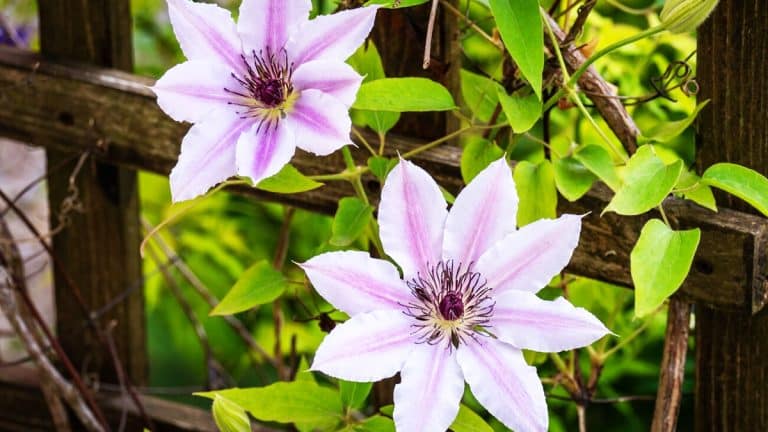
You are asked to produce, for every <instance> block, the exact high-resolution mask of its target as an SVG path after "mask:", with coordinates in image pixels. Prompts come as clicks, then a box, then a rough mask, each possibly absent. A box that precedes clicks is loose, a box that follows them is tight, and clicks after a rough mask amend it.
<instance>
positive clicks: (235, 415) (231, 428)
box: [211, 395, 251, 432]
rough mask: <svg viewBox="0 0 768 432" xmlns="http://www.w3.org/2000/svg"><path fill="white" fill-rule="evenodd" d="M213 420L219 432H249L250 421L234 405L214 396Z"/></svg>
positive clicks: (240, 409)
mask: <svg viewBox="0 0 768 432" xmlns="http://www.w3.org/2000/svg"><path fill="white" fill-rule="evenodd" d="M211 410H212V411H213V420H214V421H215V422H216V426H217V427H218V428H219V430H220V431H221V432H251V421H250V420H249V419H248V414H246V413H245V410H244V409H242V408H241V407H240V406H238V405H237V404H236V403H234V402H232V401H230V400H228V399H226V398H224V397H222V396H221V395H216V396H215V397H214V399H213V408H212V409H211Z"/></svg>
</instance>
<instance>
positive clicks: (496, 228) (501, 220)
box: [443, 158, 517, 264]
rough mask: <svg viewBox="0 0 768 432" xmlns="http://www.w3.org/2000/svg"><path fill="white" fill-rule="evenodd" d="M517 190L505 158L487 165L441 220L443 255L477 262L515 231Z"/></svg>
mask: <svg viewBox="0 0 768 432" xmlns="http://www.w3.org/2000/svg"><path fill="white" fill-rule="evenodd" d="M516 215H517V192H516V191H515V182H514V180H512V170H510V169H509V165H507V161H506V159H505V158H501V159H499V160H497V161H496V162H493V163H492V164H490V165H489V166H488V167H487V168H486V169H484V170H483V171H482V172H480V174H478V175H477V177H475V178H474V179H473V180H472V182H470V183H469V185H467V187H466V188H464V190H462V191H461V193H460V194H459V196H458V197H456V202H455V203H454V204H453V207H451V211H450V213H448V219H446V221H445V237H444V239H443V258H444V259H453V260H456V261H458V262H461V263H465V264H469V263H472V262H477V259H478V258H480V255H482V253H483V252H485V251H486V250H487V249H488V248H489V247H490V246H491V245H493V244H494V243H496V242H497V241H499V240H501V239H502V238H504V236H506V235H507V234H509V233H512V232H514V231H515V216H516Z"/></svg>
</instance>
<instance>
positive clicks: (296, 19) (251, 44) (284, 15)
mask: <svg viewBox="0 0 768 432" xmlns="http://www.w3.org/2000/svg"><path fill="white" fill-rule="evenodd" d="M311 9H312V2H311V1H310V0H243V3H242V4H241V5H240V17H239V18H238V21H237V31H238V32H239V33H240V37H241V38H242V39H243V50H244V51H245V52H247V53H250V52H251V51H253V50H255V51H256V52H259V50H265V51H266V49H267V48H269V50H270V52H272V53H278V52H279V51H280V50H281V49H283V46H285V43H286V42H287V41H288V37H289V36H290V35H291V33H293V32H295V31H296V29H297V28H298V27H299V26H301V25H302V24H304V23H305V22H306V21H307V20H308V19H309V11H310V10H311Z"/></svg>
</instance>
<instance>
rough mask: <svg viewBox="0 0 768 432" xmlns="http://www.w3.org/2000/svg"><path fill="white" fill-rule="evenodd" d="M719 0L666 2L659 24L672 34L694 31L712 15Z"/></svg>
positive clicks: (676, 0)
mask: <svg viewBox="0 0 768 432" xmlns="http://www.w3.org/2000/svg"><path fill="white" fill-rule="evenodd" d="M718 1H719V0H667V1H666V2H665V3H664V8H663V9H662V10H661V14H660V16H659V17H660V18H661V24H662V25H663V26H664V27H666V28H667V30H669V31H671V32H672V33H687V32H691V31H694V30H696V27H698V26H699V25H701V23H703V22H704V20H705V19H707V17H708V16H709V14H711V13H712V11H713V10H714V9H715V6H717V3H718Z"/></svg>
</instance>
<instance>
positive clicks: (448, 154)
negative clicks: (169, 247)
mask: <svg viewBox="0 0 768 432" xmlns="http://www.w3.org/2000/svg"><path fill="white" fill-rule="evenodd" d="M35 65H38V66H37V67H36V68H35ZM33 69H34V70H35V72H34V73H31V71H32V70H33ZM151 83H152V82H151V81H150V80H147V79H144V78H138V77H134V76H131V75H129V74H125V73H122V72H117V71H109V70H100V69H93V68H89V67H84V66H75V65H67V64H62V63H51V62H40V61H39V59H38V58H37V57H35V56H34V55H31V54H24V55H20V53H19V52H18V51H16V50H8V49H0V101H1V102H3V104H4V105H5V106H6V107H8V109H6V110H0V134H3V135H11V136H14V137H21V138H26V139H27V140H29V141H32V142H45V143H46V144H47V145H51V146H55V147H57V148H61V149H66V150H69V151H83V150H85V149H94V150H95V149H98V157H100V158H103V159H104V160H107V161H111V162H114V163H118V164H122V165H125V166H130V167H135V168H143V169H147V170H150V171H154V172H158V173H163V174H166V173H168V172H169V171H170V169H171V167H172V166H173V165H174V163H175V160H176V157H177V155H178V151H179V143H180V142H181V138H182V136H183V135H184V133H185V132H186V130H187V126H185V125H182V124H179V123H176V122H174V121H172V120H171V119H169V118H168V117H166V116H165V115H164V114H163V113H162V112H161V111H160V110H159V108H157V105H156V103H155V102H154V97H153V96H152V93H151V91H150V90H149V89H148V88H147V86H148V85H151ZM62 113H66V114H67V115H66V116H65V117H66V118H68V119H72V121H67V122H62V121H61V120H60V118H61V114H62ZM388 142H389V143H390V147H391V148H398V149H400V150H401V152H402V151H407V150H409V149H413V148H414V147H416V146H418V145H420V144H423V142H421V141H416V140H411V139H404V138H398V137H396V136H392V137H390V138H389V139H388ZM356 155H357V157H359V158H360V159H361V160H362V159H363V158H364V157H365V153H364V151H362V150H360V151H357V152H356ZM415 160H416V162H417V163H419V164H420V165H422V166H424V167H425V168H427V169H429V171H430V172H432V173H434V175H435V177H436V179H437V181H438V182H439V183H440V184H441V185H443V186H444V187H446V188H447V189H449V190H451V191H454V192H455V191H456V190H458V189H459V188H460V187H461V180H460V179H461V175H460V170H459V160H460V150H459V149H457V148H455V147H450V146H442V147H439V148H436V149H434V150H431V151H428V152H425V153H423V154H421V155H419V156H418V157H416V158H415ZM294 163H295V164H296V166H297V167H299V169H301V170H302V171H303V172H306V173H310V174H318V173H330V172H335V171H338V170H341V169H343V166H344V165H343V162H342V161H341V160H340V158H339V156H338V155H334V156H330V157H326V158H318V157H313V156H309V155H306V154H301V153H300V154H298V155H297V156H296V157H295V158H294ZM366 185H367V187H368V188H369V190H370V192H371V193H373V194H374V195H375V193H376V188H377V186H378V185H377V183H376V182H375V181H373V180H372V179H370V181H368V182H366ZM257 194H259V195H260V196H262V197H266V198H268V199H273V200H277V201H281V202H287V203H291V204H295V205H298V206H301V207H305V208H310V209H313V210H318V211H325V212H332V211H333V210H335V207H334V206H335V203H336V202H337V200H338V198H339V197H341V196H344V195H349V194H351V189H350V188H348V187H347V185H346V184H340V183H331V184H329V185H327V186H325V187H323V188H320V189H318V190H315V191H311V192H308V193H305V194H297V195H290V196H277V195H272V194H265V193H257ZM609 198H610V191H609V190H608V189H607V188H605V186H602V185H597V186H596V187H594V188H593V189H592V191H590V192H589V193H588V194H587V195H586V196H585V197H584V198H583V199H582V200H580V201H579V202H578V203H568V202H562V203H561V205H560V210H561V211H565V212H572V213H581V214H586V213H590V212H591V213H590V214H589V215H587V216H586V217H585V219H584V230H583V237H582V241H581V244H580V246H579V248H578V249H577V251H576V254H575V256H574V258H573V261H572V262H571V265H570V267H569V270H571V271H573V272H574V273H578V274H582V275H585V276H589V277H593V278H598V279H602V280H605V281H608V282H613V283H617V284H621V285H627V286H629V285H631V278H630V276H629V270H628V269H629V253H630V251H631V248H632V245H633V244H634V242H635V241H636V239H637V236H638V233H639V232H640V229H641V227H642V225H643V224H644V223H645V221H646V220H647V218H648V217H647V216H643V217H633V218H627V217H619V216H617V215H614V214H611V213H609V214H606V215H604V216H602V217H600V212H601V211H602V209H603V208H604V207H605V205H606V203H607V202H608V200H609ZM665 207H666V209H667V212H668V214H669V216H670V217H672V218H675V219H676V221H677V223H679V224H680V226H682V227H691V226H698V227H701V229H702V231H703V235H702V243H701V247H700V248H699V253H698V255H697V258H696V261H695V264H694V269H693V271H692V273H691V275H690V277H689V278H688V280H687V282H686V284H685V286H684V290H683V291H684V294H685V295H687V296H688V297H689V298H690V299H695V300H696V301H699V302H702V304H707V305H711V306H714V307H718V308H728V309H745V308H746V309H749V308H750V305H751V295H752V294H751V293H752V287H753V286H754V285H757V284H762V283H763V282H764V280H765V277H766V269H765V267H762V268H758V267H756V266H755V265H754V262H755V260H756V259H757V258H758V257H762V256H765V254H766V252H765V251H766V238H767V237H768V224H767V223H766V220H765V219H764V218H761V217H757V216H753V215H749V214H746V213H741V212H736V211H731V210H728V209H721V211H720V212H719V213H712V212H710V211H708V210H706V209H703V208H700V207H698V206H696V205H693V204H690V203H687V202H683V201H681V200H677V199H670V200H668V201H667V202H666V203H665ZM715 286H716V287H718V288H717V289H714V288H713V287H715Z"/></svg>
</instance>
